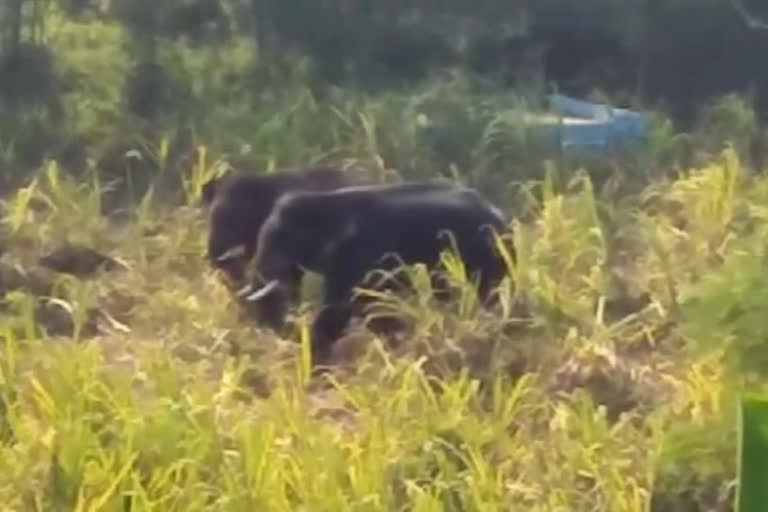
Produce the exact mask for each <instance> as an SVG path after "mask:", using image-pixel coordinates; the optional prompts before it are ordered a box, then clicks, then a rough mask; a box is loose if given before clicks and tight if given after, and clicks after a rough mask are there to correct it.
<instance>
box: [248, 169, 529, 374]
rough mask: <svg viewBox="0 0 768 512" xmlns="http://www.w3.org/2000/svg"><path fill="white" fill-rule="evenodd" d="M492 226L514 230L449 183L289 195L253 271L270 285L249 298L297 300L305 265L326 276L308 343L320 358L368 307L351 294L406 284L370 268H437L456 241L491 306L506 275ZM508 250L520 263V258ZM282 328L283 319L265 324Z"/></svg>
mask: <svg viewBox="0 0 768 512" xmlns="http://www.w3.org/2000/svg"><path fill="white" fill-rule="evenodd" d="M488 228H491V229H492V230H493V231H495V232H496V233H497V234H499V235H502V234H504V233H507V232H508V227H507V223H506V221H505V219H504V217H503V215H502V213H501V212H500V211H499V210H498V209H497V208H495V207H494V206H492V205H490V204H489V203H488V202H486V201H485V200H484V199H483V198H481V197H480V196H479V195H478V193H477V192H475V191H474V190H472V189H468V188H458V187H454V186H452V185H448V184H441V183H436V182H432V183H430V182H420V183H404V184H395V185H370V186H358V187H348V188H344V189H341V190H335V191H324V192H295V193H290V194H286V195H285V196H283V197H282V198H281V199H279V200H278V201H277V203H276V204H275V207H274V209H273V211H272V213H271V214H270V216H269V218H268V219H267V220H266V221H265V223H264V226H263V228H262V230H261V233H260V236H259V241H258V247H257V250H256V255H255V260H254V264H255V269H256V271H257V272H258V274H259V275H260V279H261V282H265V283H267V284H266V285H264V286H263V287H262V288H261V289H259V290H258V291H256V292H254V293H253V294H252V295H250V296H249V297H248V299H249V300H252V301H259V300H264V299H267V298H269V297H270V296H273V295H285V294H287V293H291V291H290V287H291V286H292V280H293V278H294V277H293V276H294V275H295V273H296V272H297V271H300V269H302V268H303V269H306V270H310V271H313V272H317V273H318V274H320V275H321V276H322V277H323V278H324V280H325V296H324V304H323V308H322V309H321V311H320V312H319V314H318V315H317V317H316V318H315V320H314V322H313V324H312V327H311V333H310V336H311V340H312V346H313V352H314V355H315V357H316V359H317V360H323V359H324V358H325V357H327V355H328V354H329V351H330V348H331V346H332V344H333V343H334V341H335V340H336V339H337V338H338V337H339V336H340V335H341V334H342V333H343V331H344V330H345V329H346V326H347V324H348V322H349V320H350V318H351V316H352V315H353V314H354V313H355V311H357V310H358V308H359V307H362V306H364V305H365V303H366V302H368V301H367V300H366V299H363V298H362V297H360V296H353V290H354V287H356V286H364V287H366V288H374V289H384V288H392V287H393V285H395V286H398V285H403V284H405V283H396V282H393V281H392V280H390V281H388V282H387V281H379V282H376V283H373V282H372V281H371V277H373V275H374V274H375V273H371V272H370V271H372V270H377V269H380V270H385V271H387V270H388V271H391V270H395V269H396V268H397V267H399V266H400V265H401V264H402V263H406V264H415V263H423V264H425V265H426V266H427V268H428V269H430V270H436V269H437V266H438V264H439V261H440V254H441V251H443V250H444V249H448V248H450V247H451V238H453V240H454V241H455V243H456V247H457V249H458V253H459V255H460V256H461V257H462V259H463V261H464V264H465V267H466V270H467V275H468V276H469V277H470V278H477V277H479V281H478V287H479V289H478V292H479V296H480V298H481V300H483V301H484V302H486V303H487V300H488V299H489V296H490V293H491V292H492V290H493V288H494V287H495V286H496V285H497V284H498V283H499V282H500V281H501V279H502V278H503V277H504V275H505V274H506V266H505V263H504V261H503V259H502V257H501V255H500V254H499V253H498V252H497V249H496V246H495V244H494V239H493V236H492V234H491V230H489V229H488ZM447 232H450V235H452V237H451V236H450V235H448V233H447ZM510 253H511V254H512V255H513V257H514V251H510ZM395 255H396V257H394V258H393V257H391V256H395ZM478 274H479V275H478ZM281 322H282V318H272V319H270V321H269V323H271V324H272V325H279V324H280V323H281Z"/></svg>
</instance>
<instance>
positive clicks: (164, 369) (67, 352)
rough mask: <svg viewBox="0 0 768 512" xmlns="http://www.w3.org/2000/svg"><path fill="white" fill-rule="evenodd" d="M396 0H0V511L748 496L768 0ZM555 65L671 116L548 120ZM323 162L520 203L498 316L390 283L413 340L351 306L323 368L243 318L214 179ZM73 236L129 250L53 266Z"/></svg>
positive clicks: (604, 505) (760, 299) (538, 507)
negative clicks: (535, 133) (393, 339)
mask: <svg viewBox="0 0 768 512" xmlns="http://www.w3.org/2000/svg"><path fill="white" fill-rule="evenodd" d="M399 4H400V3H398V2H395V3H394V4H393V3H392V2H357V3H352V2H343V1H340V0H336V1H325V2H317V1H314V2H310V1H303V2H292V3H289V2H277V1H269V0H262V1H258V2H256V1H253V2H244V1H238V0H231V1H226V0H194V1H182V0H174V1H165V2H146V1H143V0H112V1H111V2H107V1H98V0H66V1H65V0H57V1H54V0H9V1H6V2H3V5H2V6H0V31H2V34H1V35H2V38H1V39H0V45H2V46H0V102H1V103H0V108H1V109H2V110H1V111H2V116H0V183H2V187H3V193H2V199H3V210H2V220H3V232H2V234H0V293H2V294H3V295H4V301H3V305H2V308H1V309H0V340H1V341H2V344H1V346H0V349H1V350H2V355H1V356H0V399H1V400H2V401H1V402H0V465H2V468H1V469H0V502H1V503H2V504H3V507H4V509H7V510H24V511H27V510H163V511H166V510H167V511H172V510H174V511H175V510H179V511H182V510H184V511H187V510H226V511H237V510H244V511H245V510H249V511H250V510H255V509H256V510H312V511H316V510H329V511H330V510H387V511H389V510H414V511H424V510H457V511H458V510H526V511H555V510H575V511H582V510H584V511H611V512H614V511H616V512H621V511H633V512H634V511H644V510H654V511H704V510H708V511H709V510H731V509H732V506H733V501H734V494H735V493H734V479H735V478H736V471H737V461H736V451H737V438H736V433H737V432H736V429H737V414H738V402H739V397H740V393H741V392H742V391H744V390H750V391H752V392H759V391H764V390H765V388H766V384H768V381H766V378H765V371H764V368H765V365H766V364H767V363H768V341H766V336H767V333H766V328H765V326H764V321H763V315H764V309H765V307H766V306H768V291H766V290H768V277H766V274H765V273H764V272H763V267H762V265H763V264H764V261H766V257H767V256H768V255H767V254H766V250H767V249H768V178H766V177H765V176H764V175H763V174H762V170H763V166H762V162H763V158H764V154H763V151H762V147H763V139H764V134H763V129H762V128H761V126H762V119H763V113H764V110H765V106H766V104H767V103H766V98H768V95H766V93H767V92H768V91H766V90H765V87H766V84H768V76H766V73H768V71H766V69H765V67H764V66H762V67H760V65H759V64H760V63H761V60H763V59H764V55H765V54H766V50H768V31H762V30H759V29H750V28H748V27H747V25H746V24H745V19H744V17H743V16H742V14H741V13H740V11H739V8H742V7H743V8H746V9H747V11H748V12H750V13H752V14H755V15H758V14H761V13H760V12H759V10H758V9H759V8H760V3H759V2H746V1H745V2H734V1H728V0H664V1H660V2H641V1H637V2H626V1H621V2H620V1H615V0H613V1H612V0H590V1H588V2H586V1H564V0H562V1H554V0H536V1H535V2H529V3H526V2H500V1H499V2H493V1H487V2H451V1H446V0H442V1H441V2H439V4H438V2H427V1H424V2H421V3H419V5H418V6H408V7H407V8H406V6H405V5H402V6H401V5H399ZM438 6H439V7H438ZM440 9H443V10H440ZM694 11H695V13H696V14H695V15H692V14H691V13H692V12H694ZM437 12H439V13H441V14H436V13H437ZM547 46H549V48H550V50H549V52H545V51H544V50H545V49H546V47H547ZM714 62H718V63H719V64H713V63H714ZM549 81H554V82H556V83H557V85H558V87H559V88H560V89H561V90H564V91H565V92H570V93H573V94H583V95H584V96H585V97H587V96H588V97H593V98H595V97H602V98H610V99H613V100H615V101H620V102H622V103H624V104H626V105H630V106H634V107H635V108H637V109H643V110H647V111H653V112H654V113H653V115H652V124H651V130H650V132H649V136H648V138H647V140H646V141H644V142H643V144H642V145H641V146H639V147H635V148H632V149H631V150H628V151H626V152H623V153H621V154H618V155H598V156H595V155H589V154H586V155H585V154H574V153H563V152H561V151H559V150H558V149H557V148H556V147H548V146H547V145H546V144H543V143H541V141H538V140H534V139H531V138H530V137H529V133H528V132H527V131H526V130H525V129H524V124H523V121H522V119H523V118H522V114H523V113H524V112H526V111H538V110H543V109H544V107H545V96H546V93H547V92H549V91H548V89H547V87H545V84H546V83H548V82H549ZM323 159H325V160H334V161H353V160H354V161H357V162H359V163H361V164H364V165H365V166H367V167H369V168H370V169H371V170H373V171H375V172H378V173H381V174H382V175H383V173H384V172H385V171H386V170H387V169H389V168H395V169H398V170H399V171H400V174H401V175H402V176H404V177H406V178H420V177H434V176H438V175H439V176H443V177H447V178H449V179H455V180H457V181H460V182H463V183H466V184H469V185H472V186H474V187H477V188H478V189H479V190H481V191H482V192H483V193H484V194H485V195H486V196H487V197H489V198H490V199H492V200H493V201H494V202H496V203H497V204H499V205H500V206H502V207H503V208H504V210H505V211H506V212H507V213H508V214H509V215H510V218H514V221H513V223H514V226H515V228H516V230H515V243H516V247H517V251H518V261H517V262H516V264H515V265H512V266H510V275H509V279H508V280H507V281H505V284H504V291H505V293H504V294H503V297H505V300H504V301H502V305H501V308H500V311H496V312H487V311H484V310H482V309H479V308H477V307H476V305H475V304H474V302H473V301H472V295H471V293H469V292H468V291H467V293H466V294H463V295H462V299H461V300H460V301H458V302H457V303H456V304H452V305H451V306H450V307H449V308H443V307H438V306H437V305H436V304H434V303H433V301H432V300H431V299H430V298H429V294H428V289H427V286H426V285H425V286H424V287H420V288H419V289H418V290H417V293H416V296H414V297H408V298H397V299H395V298H392V297H390V298H388V299H386V301H387V302H386V305H387V306H388V307H391V308H394V309H395V310H397V311H399V312H400V313H401V314H402V315H403V316H404V318H407V319H410V320H412V321H411V322H410V325H409V329H410V334H409V335H408V336H406V337H404V338H403V339H402V340H401V343H399V344H398V346H397V347H390V346H388V344H387V342H386V340H384V339H379V338H377V337H375V336H374V335H373V334H371V333H369V332H367V331H366V330H364V329H363V328H362V326H356V327H355V328H354V329H353V331H352V333H351V334H350V335H349V336H348V337H347V338H346V339H345V340H343V343H342V345H341V346H340V347H339V350H338V351H337V352H338V353H337V354H336V359H337V361H338V363H339V367H338V368H337V369H336V370H335V371H334V372H333V373H332V374H331V375H326V376H322V377H321V376H316V375H313V374H312V372H311V371H310V364H309V361H308V360H307V357H308V351H307V350H306V349H307V345H306V339H305V336H304V330H303V329H297V332H296V334H295V337H294V339H282V338H279V337H277V336H276V335H275V334H274V333H272V332H271V331H269V330H265V329H262V328H261V327H260V326H259V325H255V324H254V323H253V322H251V321H249V320H248V319H246V318H245V315H244V312H243V311H241V310H240V309H239V308H238V307H237V305H236V303H235V302H234V301H233V298H232V296H231V293H230V291H229V290H227V288H226V287H225V286H224V285H223V284H222V282H221V281H220V279H219V278H218V276H217V275H215V274H213V273H212V272H211V271H210V270H209V269H208V267H207V265H206V264H205V262H204V260H203V254H204V247H205V237H206V234H207V225H206V220H205V216H204V212H203V211H201V209H200V208H199V207H198V203H197V200H198V197H199V194H200V187H201V185H202V183H203V182H204V180H206V179H207V178H208V177H210V176H212V175H213V174H214V173H216V172H218V171H219V170H221V169H223V168H225V167H226V166H227V165H232V166H236V167H240V168H243V169H246V170H252V171H259V170H263V171H268V170H270V169H272V168H274V167H279V166H287V165H296V164H304V163H307V162H310V161H317V160H323ZM63 242H70V243H80V244H85V245H87V246H90V247H94V248H97V249H99V250H100V251H103V252H106V253H108V254H110V255H112V256H113V257H115V258H116V259H117V260H119V262H120V265H119V266H118V268H116V269H112V270H111V271H107V272H103V273H100V274H98V275H96V276H91V277H88V278H75V277H72V276H69V275H63V274H57V273H55V272H52V271H50V270H48V269H46V268H43V267H42V266H41V265H39V264H38V263H37V262H38V261H39V258H40V256H41V255H43V254H45V253H46V252H48V251H50V250H51V249H53V248H55V247H57V246H59V245H60V244H61V243H63ZM412 271H413V272H414V273H415V275H416V276H418V272H419V271H420V270H419V269H418V267H417V268H414V269H412ZM460 274H461V272H460V271H458V270H457V271H456V272H455V275H454V276H453V277H454V278H455V279H456V281H457V284H458V285H459V286H463V285H464V283H463V282H462V279H461V275H460ZM417 281H419V280H418V279H417ZM321 284H322V283H319V282H317V280H312V279H309V280H308V282H307V286H306V290H305V291H306V297H307V300H306V301H305V303H304V304H303V305H302V307H301V308H299V310H298V311H295V318H296V320H297V322H296V324H297V325H298V326H299V327H302V326H306V319H307V318H308V315H309V314H310V313H311V312H312V311H313V308H314V307H315V306H316V301H314V300H313V298H314V297H315V294H316V293H317V287H318V286H320V285H321ZM131 507H132V508H131Z"/></svg>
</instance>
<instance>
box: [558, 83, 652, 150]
mask: <svg viewBox="0 0 768 512" xmlns="http://www.w3.org/2000/svg"><path fill="white" fill-rule="evenodd" d="M549 100H550V101H549V102H550V108H551V109H552V110H553V111H555V113H557V114H559V115H560V116H562V117H561V119H560V122H559V123H558V129H557V137H558V139H559V143H560V145H561V147H562V148H572V147H576V148H584V149H587V148H589V149H592V150H597V151H611V150H615V149H619V148H621V147H625V146H626V145H627V144H631V143H633V142H637V141H639V140H642V139H643V138H644V137H645V136H646V135H647V130H648V123H647V120H646V119H645V116H643V115H642V114H640V113H638V112H633V111H631V110H627V109H622V108H614V107H610V106H608V105H603V104H600V103H592V102H588V101H583V100H578V99H574V98H569V97H567V96H563V95H561V94H553V95H551V96H550V97H549Z"/></svg>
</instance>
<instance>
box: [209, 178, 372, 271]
mask: <svg viewBox="0 0 768 512" xmlns="http://www.w3.org/2000/svg"><path fill="white" fill-rule="evenodd" d="M367 182H368V180H367V179H366V176H365V175H364V174H361V172H359V170H356V171H352V170H349V171H345V170H343V169H341V168H339V167H335V166H330V165H328V166H321V165H318V166H310V167H304V168H285V169H278V170H277V171H276V172H274V173H271V174H250V173H243V172H233V173H229V174H226V175H224V176H222V177H219V178H214V179H212V180H210V181H208V182H207V183H205V184H204V185H203V187H202V195H201V196H202V197H201V202H202V203H203V205H205V206H210V214H209V233H208V251H207V256H206V257H207V259H208V261H209V263H210V264H211V266H213V267H214V268H216V269H219V270H221V271H222V272H223V273H224V274H225V275H226V276H227V277H228V278H229V279H230V280H231V281H232V282H233V283H234V284H235V285H241V284H244V282H245V277H246V276H245V273H246V268H247V264H248V262H249V261H250V259H251V258H252V257H253V254H254V251H255V249H256V240H257V237H258V235H259V230H260V229H261V226H262V224H263V222H264V220H265V219H266V218H267V216H268V215H269V213H270V211H271V210H272V207H273V205H274V204H275V201H276V200H277V199H278V198H279V197H280V196H281V195H282V194H284V193H286V192H290V191H297V190H333V189H336V188H341V187H343V186H348V185H359V184H363V183H367Z"/></svg>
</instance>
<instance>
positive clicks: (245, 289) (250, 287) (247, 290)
mask: <svg viewBox="0 0 768 512" xmlns="http://www.w3.org/2000/svg"><path fill="white" fill-rule="evenodd" d="M251 290H253V285H252V284H251V283H248V284H247V285H245V286H243V287H242V288H240V289H239V290H237V292H236V295H237V296H238V297H242V296H243V295H246V294H248V293H251Z"/></svg>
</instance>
